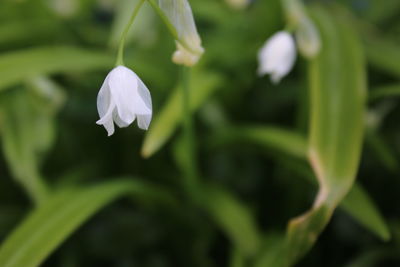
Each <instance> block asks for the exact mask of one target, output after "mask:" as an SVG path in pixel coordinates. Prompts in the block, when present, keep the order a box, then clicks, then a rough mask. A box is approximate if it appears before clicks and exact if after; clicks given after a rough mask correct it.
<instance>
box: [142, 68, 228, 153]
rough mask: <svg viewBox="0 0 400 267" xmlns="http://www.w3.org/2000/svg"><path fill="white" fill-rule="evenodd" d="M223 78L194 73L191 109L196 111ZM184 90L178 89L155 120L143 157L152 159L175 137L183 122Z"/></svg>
mask: <svg viewBox="0 0 400 267" xmlns="http://www.w3.org/2000/svg"><path fill="white" fill-rule="evenodd" d="M220 84H221V77H220V76H218V75H216V74H214V73H211V72H205V71H201V70H196V69H194V71H193V72H192V75H191V80H190V86H189V88H191V91H192V92H191V94H190V108H191V110H192V112H193V111H196V110H197V109H198V108H199V107H200V106H201V105H202V104H203V103H204V101H205V100H206V99H207V98H208V97H210V95H211V94H212V93H213V92H214V91H215V90H216V89H217V88H218V87H219V86H220ZM181 102H182V90H180V88H176V89H175V90H174V92H173V93H172V94H171V96H170V98H169V99H168V101H167V103H166V104H165V105H164V107H163V108H162V110H161V111H160V112H159V113H158V115H157V116H156V117H155V118H154V120H153V122H152V125H151V127H150V129H149V131H148V132H147V135H146V138H145V140H144V143H143V147H142V155H143V156H144V157H150V156H151V155H153V154H154V153H156V152H157V151H158V150H159V149H160V148H161V147H162V146H163V145H164V144H165V143H166V142H167V141H168V139H169V138H170V137H171V136H172V135H173V133H174V131H175V130H176V128H177V127H178V125H179V123H180V122H181V120H182V104H181Z"/></svg>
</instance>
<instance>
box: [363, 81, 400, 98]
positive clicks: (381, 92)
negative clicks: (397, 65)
mask: <svg viewBox="0 0 400 267" xmlns="http://www.w3.org/2000/svg"><path fill="white" fill-rule="evenodd" d="M368 96H369V100H371V101H373V100H377V99H381V98H385V97H387V98H389V97H399V96H400V83H396V84H390V85H384V86H380V87H377V88H374V89H373V90H371V91H369V94H368Z"/></svg>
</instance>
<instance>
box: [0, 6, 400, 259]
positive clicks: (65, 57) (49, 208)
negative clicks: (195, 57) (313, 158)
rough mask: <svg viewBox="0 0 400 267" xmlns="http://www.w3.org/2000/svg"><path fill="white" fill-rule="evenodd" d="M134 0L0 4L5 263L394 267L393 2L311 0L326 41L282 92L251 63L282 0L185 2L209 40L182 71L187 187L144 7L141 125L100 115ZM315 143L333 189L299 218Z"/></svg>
mask: <svg viewBox="0 0 400 267" xmlns="http://www.w3.org/2000/svg"><path fill="white" fill-rule="evenodd" d="M135 2H136V1H135V0H115V1H112V0H109V1H107V0H103V1H101V0H99V1H94V0H86V1H83V0H82V1H80V0H69V1H67V0H65V1H57V0H53V1H52V0H41V1H33V0H19V1H17V0H2V1H1V2H0V134H1V140H2V142H1V148H2V151H3V153H2V155H1V157H0V242H1V245H0V266H4V267H5V266H7V267H11V266H14V267H29V266H39V265H40V266H61V267H74V266H96V267H99V266H121V267H125V266H141V267H163V266H166V267H167V266H231V267H242V266H246V267H247V266H255V267H272V266H273V267H280V266H288V264H289V263H290V265H296V266H328V267H330V266H332V267H333V266H335V267H337V266H346V267H356V266H362V267H368V266H371V267H372V266H388V267H392V266H399V265H400V258H399V255H400V244H399V242H400V231H399V227H400V216H399V215H400V210H399V207H398V203H399V194H400V180H399V176H400V175H399V167H400V166H399V161H398V156H399V154H400V139H399V130H400V129H399V127H398V123H397V121H398V120H397V117H398V116H399V113H400V110H399V106H398V99H397V97H398V96H399V95H400V37H399V36H400V2H399V1H398V0H385V1H382V0H341V1H333V0H332V1H329V0H325V1H322V0H320V1H318V0H315V1H305V2H306V4H307V7H308V10H309V14H310V16H311V17H312V18H313V20H315V22H316V25H318V28H319V30H320V31H321V32H320V33H321V37H322V41H323V45H322V52H321V55H320V56H319V57H318V58H317V59H315V60H311V61H310V60H306V59H304V58H301V57H299V59H298V60H297V63H296V67H295V69H294V70H293V71H292V72H291V73H290V75H289V76H288V77H286V78H284V80H283V81H282V82H281V83H280V84H279V85H272V84H271V82H270V81H269V78H268V77H261V78H260V77H257V75H256V69H257V52H258V49H259V48H260V47H261V46H262V44H263V43H264V42H265V40H266V39H267V38H269V37H270V36H271V35H272V34H273V33H274V32H276V31H278V30H281V29H283V28H284V27H285V16H284V10H283V8H282V3H281V1H279V0H254V1H252V2H251V4H250V5H249V6H248V7H247V8H245V9H243V10H235V9H233V8H231V7H230V6H229V5H228V4H227V3H226V2H225V1H222V0H191V1H190V3H191V6H192V9H193V13H194V15H195V19H196V23H197V27H198V31H199V33H200V35H201V37H202V41H203V46H204V47H205V49H206V52H205V54H204V56H203V58H202V59H201V61H200V62H199V64H198V65H196V66H195V67H194V68H193V69H192V70H191V71H190V81H189V86H190V90H191V96H190V101H189V104H190V108H191V110H192V111H193V112H192V116H193V119H194V133H195V139H194V141H195V150H196V158H197V167H198V175H197V176H198V177H197V178H198V180H195V181H193V180H190V179H188V176H190V171H191V166H192V165H193V162H192V161H191V160H190V157H189V155H188V152H187V151H188V150H187V147H186V146H187V143H185V139H184V138H183V137H184V133H183V129H181V124H182V119H183V115H184V114H183V111H182V104H181V102H182V95H181V91H180V90H179V89H180V87H181V85H182V82H181V78H182V72H181V71H180V68H179V67H178V66H176V65H174V64H173V63H172V62H171V60H170V57H171V54H172V52H173V51H174V41H173V39H172V37H171V36H170V35H169V33H168V31H167V29H166V27H165V26H164V25H163V24H162V21H161V20H160V19H159V18H158V17H157V15H156V14H155V12H154V11H153V10H152V9H151V7H150V5H148V3H145V6H144V8H143V9H142V10H141V11H140V15H139V16H138V18H137V20H136V21H135V23H134V25H133V30H132V32H131V35H130V38H129V40H128V43H127V45H126V51H125V59H124V61H125V64H126V65H127V66H128V67H129V68H131V69H133V70H134V71H135V72H136V73H137V74H138V75H139V76H140V77H141V79H142V80H143V81H144V82H145V83H146V85H147V86H148V88H149V89H150V91H151V94H152V98H153V114H154V118H153V121H152V124H151V126H150V130H149V131H148V132H144V131H141V130H139V129H138V128H137V127H136V126H134V125H132V126H130V127H128V128H124V129H117V131H116V133H115V134H114V135H113V136H112V137H109V138H108V137H107V136H106V132H105V130H104V129H103V128H102V127H99V126H98V125H96V124H95V121H96V120H97V119H98V115H97V109H96V96H97V93H98V90H99V88H100V86H101V84H102V82H103V80H104V78H105V76H106V75H107V73H108V72H109V71H110V70H111V69H112V68H113V65H114V61H115V56H116V47H117V45H118V41H119V36H120V33H121V32H122V28H123V27H124V26H125V23H126V20H127V18H128V17H129V15H130V12H131V11H132V10H133V7H134V5H135ZM57 3H58V4H59V5H61V8H57V6H55V5H56V4H57ZM332 25H333V26H332ZM330 26H332V27H331V28H329V27H330ZM320 77H322V78H321V79H319V78H320ZM365 84H368V85H367V86H365ZM358 87H359V89H360V91H362V90H363V89H367V92H365V93H366V95H365V94H363V93H362V92H361V93H360V94H358V93H357V92H359V91H357V90H358ZM310 89H311V90H310ZM313 92H314V93H315V92H318V95H319V97H320V98H319V99H318V100H317V101H315V98H313V97H312V96H314V95H313ZM310 95H311V97H310ZM364 98H366V99H364ZM310 99H311V100H312V101H310ZM335 101H336V102H335ZM364 101H365V102H366V103H365V110H364ZM330 106H332V107H339V110H340V111H343V112H336V113H335V112H331V110H330V109H329V107H330ZM346 112H347V113H346ZM316 117H318V118H319V119H320V120H319V121H320V123H318V122H315V120H313V119H312V118H316ZM310 125H311V126H310ZM338 125H339V126H338ZM309 128H310V129H309ZM364 128H365V129H364ZM332 129H333V130H332ZM331 130H332V131H331ZM334 131H336V132H335V133H337V135H335V134H332V132H334ZM310 132H311V133H312V134H311V138H310V134H309V133H310ZM331 134H332V135H334V136H335V137H337V136H339V138H337V139H334V138H333V139H330V137H329V136H331ZM361 146H362V154H361V156H359V155H358V154H359V152H360V149H361V148H360V147H361ZM310 148H311V149H312V148H314V149H315V150H316V151H319V153H320V158H321V159H322V162H324V160H325V159H326V162H328V163H327V165H323V164H322V165H321V166H322V167H323V168H324V167H325V168H326V170H327V171H326V173H327V177H324V179H326V181H328V182H327V183H328V184H329V186H328V187H329V188H330V189H332V190H331V191H332V192H333V193H332V194H330V197H329V198H328V201H327V202H326V203H325V204H326V205H322V206H321V207H319V206H318V205H316V206H314V208H313V210H312V212H311V215H310V217H309V219H310V220H309V222H310V223H309V224H308V225H307V227H304V225H301V224H300V226H299V225H298V221H293V220H292V219H293V218H295V217H297V216H299V215H301V214H303V213H305V212H306V211H307V210H309V209H310V207H312V205H313V202H314V198H315V196H316V195H317V193H318V190H317V189H318V188H317V186H316V185H317V180H316V178H315V175H314V173H313V170H312V168H311V166H310V165H311V164H310V163H309V158H308V157H309V150H310ZM336 148H338V149H337V150H336ZM332 150H333V151H335V153H330V152H329V151H332ZM326 151H328V152H326ZM324 153H325V154H324ZM359 160H360V163H358V161H359ZM332 162H333V163H332ZM329 164H330V165H329ZM350 165H351V166H350ZM332 166H333V167H332ZM356 169H358V172H357V175H354V173H355V172H356ZM339 174H340V175H339ZM342 176H343V177H346V179H342V180H340V179H338V177H340V178H342ZM355 178H356V183H355V184H354V185H353V180H354V179H355ZM338 188H339V189H340V190H342V189H343V188H346V189H348V190H350V193H349V194H347V190H343V191H340V190H339V189H338ZM336 189H338V191H340V192H339V193H338V191H336ZM341 193H343V194H344V195H345V196H344V195H343V196H342V195H341ZM342 197H345V198H344V199H343V200H342ZM332 203H333V204H332ZM336 205H338V208H337V209H335V208H336ZM332 214H333V215H332ZM331 215H332V217H331ZM289 222H291V223H290V224H289V228H288V229H289V230H286V228H287V225H288V223H289ZM325 224H327V225H325ZM325 226H326V227H325ZM296 227H297V228H296ZM319 232H321V234H320V235H319ZM318 235H319V238H318V240H316V243H315V244H313V240H312V238H308V237H310V236H312V237H315V238H316V237H317V236H318ZM310 240H311V241H310ZM308 248H310V250H309V251H308Z"/></svg>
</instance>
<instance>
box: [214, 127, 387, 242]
mask: <svg viewBox="0 0 400 267" xmlns="http://www.w3.org/2000/svg"><path fill="white" fill-rule="evenodd" d="M211 143H212V146H216V145H217V146H222V145H227V144H233V145H237V144H238V143H240V144H252V145H255V146H257V147H263V148H265V150H266V151H271V152H272V151H273V152H278V153H283V154H285V155H289V156H292V157H293V158H298V159H301V160H306V159H307V141H306V139H305V138H304V137H303V136H301V135H300V134H297V133H295V132H292V131H289V130H285V129H280V128H278V127H272V126H255V125H252V126H236V127H224V129H223V130H221V131H218V132H217V134H216V135H215V136H213V137H212V138H211ZM271 155H273V156H275V155H276V153H271ZM303 165H304V166H303ZM301 166H302V168H301V169H298V168H294V171H297V173H298V174H299V175H300V176H301V177H304V178H305V179H306V180H307V181H308V182H310V183H313V184H316V182H317V181H316V179H315V175H314V174H313V173H312V171H311V170H310V168H309V167H308V166H307V165H306V164H302V165H301ZM304 170H305V171H304ZM360 207H362V208H360ZM340 208H342V209H343V210H344V211H346V212H347V213H348V214H349V215H350V216H351V217H352V218H354V219H355V220H356V221H357V222H358V223H359V224H360V225H362V226H364V227H365V228H366V229H368V230H369V231H371V232H372V233H374V234H375V235H377V236H378V237H379V238H381V239H382V240H387V239H388V238H389V236H390V233H389V227H388V226H387V224H386V222H385V221H384V219H383V217H382V215H381V213H380V212H379V210H378V209H377V207H376V205H375V204H374V202H373V200H372V199H371V198H370V197H369V195H368V194H367V193H366V192H365V190H364V188H363V187H362V186H361V185H359V184H358V183H357V182H356V183H355V184H354V186H353V187H352V188H351V190H350V192H349V193H348V195H347V196H346V198H345V199H344V200H343V201H342V202H341V203H340Z"/></svg>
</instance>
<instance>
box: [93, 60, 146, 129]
mask: <svg viewBox="0 0 400 267" xmlns="http://www.w3.org/2000/svg"><path fill="white" fill-rule="evenodd" d="M97 110H98V112H99V116H100V119H99V120H98V121H97V122H96V123H97V124H98V125H103V126H104V128H106V130H107V133H108V136H110V135H112V134H113V133H114V122H115V124H117V125H118V127H120V128H122V127H127V126H128V125H130V124H131V123H132V122H133V121H134V120H135V119H136V118H137V124H138V126H139V128H141V129H144V130H147V129H148V128H149V125H150V121H151V116H152V104H151V96H150V92H149V90H148V89H147V87H146V85H144V83H143V82H142V81H141V80H140V78H139V77H138V76H137V75H136V73H134V72H133V71H132V70H130V69H128V68H127V67H124V66H118V67H115V68H114V69H113V70H111V71H110V73H109V74H108V75H107V77H106V79H105V80H104V83H103V85H102V86H101V88H100V91H99V94H98V96H97Z"/></svg>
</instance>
